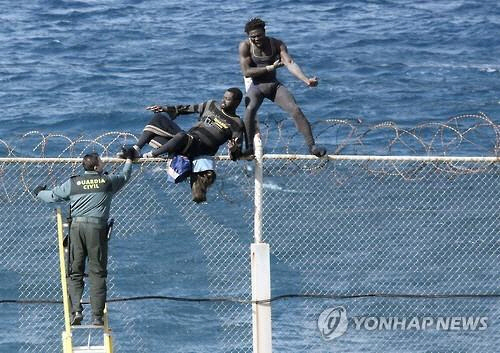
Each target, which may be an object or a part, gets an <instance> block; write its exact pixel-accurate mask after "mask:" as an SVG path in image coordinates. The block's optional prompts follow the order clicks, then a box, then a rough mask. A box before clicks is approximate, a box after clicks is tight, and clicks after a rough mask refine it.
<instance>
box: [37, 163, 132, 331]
mask: <svg viewBox="0 0 500 353" xmlns="http://www.w3.org/2000/svg"><path fill="white" fill-rule="evenodd" d="M82 163H83V168H84V169H85V173H84V174H83V175H77V176H73V177H71V178H70V179H69V180H68V181H66V182H65V183H64V184H62V185H60V186H56V187H55V188H53V189H52V190H45V188H46V187H45V186H38V187H37V188H36V189H35V190H34V193H35V194H36V196H37V197H38V198H39V199H40V200H43V201H45V202H58V201H63V200H69V201H70V204H71V206H70V207H71V219H72V222H71V227H70V239H69V240H70V259H69V262H70V273H69V283H68V291H69V296H70V299H71V311H72V314H71V324H72V325H79V324H80V323H81V321H82V319H83V315H82V311H83V307H82V305H81V303H80V301H81V298H82V294H83V287H84V282H83V276H84V269H85V260H86V257H87V256H88V272H89V280H90V304H91V307H92V314H93V315H92V324H93V325H103V311H104V305H105V302H106V277H107V262H108V243H107V231H108V229H107V228H108V216H109V209H110V206H111V199H112V198H113V195H114V194H115V193H116V192H117V191H118V190H120V189H121V188H122V187H123V186H124V185H125V183H126V182H127V181H128V180H130V175H131V172H132V160H131V159H129V158H127V161H126V162H125V166H124V167H123V171H122V173H120V174H113V175H106V174H104V173H103V168H104V164H103V162H102V160H101V158H99V155H98V154H97V153H91V154H87V155H85V156H84V157H83V161H82Z"/></svg>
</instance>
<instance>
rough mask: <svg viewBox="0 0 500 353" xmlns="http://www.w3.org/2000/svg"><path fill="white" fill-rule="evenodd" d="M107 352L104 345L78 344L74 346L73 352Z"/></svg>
mask: <svg viewBox="0 0 500 353" xmlns="http://www.w3.org/2000/svg"><path fill="white" fill-rule="evenodd" d="M85 352H92V353H106V351H105V349H104V346H78V347H73V353H85Z"/></svg>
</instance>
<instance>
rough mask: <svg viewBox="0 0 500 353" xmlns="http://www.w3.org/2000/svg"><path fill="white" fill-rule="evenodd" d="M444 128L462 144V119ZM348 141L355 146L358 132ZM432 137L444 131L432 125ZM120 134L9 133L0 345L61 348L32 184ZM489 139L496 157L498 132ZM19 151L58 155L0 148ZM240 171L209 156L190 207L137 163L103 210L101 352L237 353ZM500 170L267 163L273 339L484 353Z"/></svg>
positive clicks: (493, 163)
mask: <svg viewBox="0 0 500 353" xmlns="http://www.w3.org/2000/svg"><path fill="white" fill-rule="evenodd" d="M342 126H344V125H342ZM388 126H389V125H386V126H385V127H383V128H381V129H386V128H387V127H388ZM485 126H487V127H488V130H487V131H489V132H491V134H490V135H492V136H497V134H496V132H498V127H497V126H495V125H487V124H482V123H481V124H479V125H478V130H481V129H482V128H483V127H485ZM491 127H493V128H491ZM439 129H442V126H441V127H439ZM454 129H455V131H458V132H460V133H459V134H458V135H457V136H461V137H462V138H461V139H460V141H462V142H463V141H467V140H468V139H470V140H472V141H474V139H472V138H471V135H472V134H473V133H474V130H472V129H471V128H470V127H468V128H459V127H458V126H455V127H454ZM374 130H376V129H371V130H368V131H374ZM388 130H390V131H394V130H393V128H392V127H390V128H388ZM338 131H339V130H336V132H338ZM397 131H398V133H397V136H398V139H391V141H392V142H391V143H390V145H391V146H393V147H394V146H396V145H399V146H405V147H408V146H410V144H409V143H407V140H406V137H408V136H410V135H405V134H404V133H402V131H409V130H397ZM442 131H451V129H450V128H446V129H445V130H442ZM355 135H356V136H357V137H356V138H355V136H353V135H352V134H351V135H350V136H351V137H352V138H353V139H355V140H356V141H364V142H366V141H367V140H366V139H365V140H362V139H361V136H365V137H366V136H368V135H369V134H364V133H358V134H355ZM405 136H406V137H405ZM412 136H413V135H412ZM433 136H435V137H436V136H441V141H442V142H443V141H444V140H445V139H444V136H446V134H444V133H443V134H441V135H439V134H434V135H433ZM488 136H489V135H488ZM35 137H36V138H35ZM134 139H135V137H133V135H130V134H119V133H109V134H105V135H103V136H100V137H99V138H96V139H85V138H79V139H77V140H75V141H71V140H69V139H68V138H66V137H64V136H59V135H51V136H48V137H47V136H43V139H41V140H40V138H39V136H38V135H37V134H35V133H30V134H26V135H24V136H23V137H22V138H21V139H20V141H21V142H22V143H21V142H20V143H21V144H22V146H24V151H22V152H23V153H21V152H20V151H19V150H15V149H14V148H11V147H10V145H8V144H3V146H5V151H7V153H5V155H6V156H8V157H9V156H10V157H11V158H10V159H7V158H2V159H0V200H1V203H0V229H1V233H0V234H1V235H0V282H1V283H2V286H1V287H0V312H1V317H2V319H3V320H2V322H0V352H58V351H60V350H61V331H62V330H63V317H62V304H61V303H60V300H61V291H60V279H59V271H58V256H57V247H56V246H57V240H56V228H55V215H54V211H53V207H51V206H50V205H46V204H43V203H42V202H40V201H37V200H36V199H35V198H34V197H33V195H32V194H31V193H30V191H31V190H32V189H33V188H34V187H35V186H37V185H39V184H48V185H49V186H53V185H56V184H59V183H62V182H63V181H65V180H66V178H67V177H69V176H70V175H72V174H77V173H80V172H81V171H80V163H79V162H78V161H77V160H73V159H63V158H68V157H78V156H81V155H82V154H83V153H84V152H86V151H93V150H95V151H97V152H100V153H102V154H103V155H104V156H106V155H107V156H110V155H112V153H111V152H113V151H117V150H119V146H120V145H122V144H123V143H129V142H130V140H132V141H133V140H134ZM436 139H437V138H434V139H433V141H436ZM423 140H424V139H423V138H422V141H423ZM452 140H453V139H447V140H446V141H448V143H447V146H451V145H454V146H455V145H456V144H457V143H455V142H456V140H453V141H455V142H454V143H451V142H450V141H452ZM40 141H42V142H40ZM268 141H269V140H268ZM337 141H338V143H337V145H338V146H341V145H343V144H344V142H345V138H339V139H338V140H337ZM404 141H406V142H404ZM403 142H404V143H403ZM462 142H460V143H462ZM28 145H29V146H30V147H29V148H28V147H27V146H28ZM491 145H492V147H493V149H491V150H490V153H489V155H491V154H493V155H495V154H496V152H497V151H498V138H496V140H495V141H494V142H493V143H491ZM1 146H2V145H1V144H0V147H1ZM266 146H269V144H267V145H266ZM343 146H347V145H343ZM350 146H351V147H352V144H351V145H350ZM359 146H364V144H363V143H360V144H359V145H358V147H359ZM330 147H331V146H330ZM266 148H267V147H266ZM343 148H344V147H343ZM345 148H348V149H349V150H351V148H350V147H345ZM56 150H57V151H58V152H53V151H56ZM330 150H332V149H331V148H330ZM33 151H35V153H39V152H43V153H41V154H42V155H44V156H45V155H51V156H58V157H59V158H55V159H49V158H43V159H32V160H25V159H24V160H23V159H16V158H15V156H19V155H24V156H33ZM61 151H62V152H61ZM121 163H122V162H118V161H114V162H113V163H108V167H107V169H108V171H110V172H113V171H120V169H121V166H122V164H121ZM253 166H254V164H253V162H252V161H238V162H231V161H228V160H225V159H224V160H218V161H217V180H216V183H215V184H214V186H213V187H212V188H211V189H210V191H209V194H208V199H209V202H208V203H205V204H200V205H197V204H194V203H193V202H192V201H191V195H190V189H189V185H188V183H182V184H178V185H173V184H170V183H168V182H167V180H166V173H165V163H164V162H158V161H154V162H145V163H138V164H135V166H134V174H133V178H132V180H131V182H130V183H129V184H127V185H126V187H125V188H124V189H123V190H122V191H120V193H118V194H117V195H116V197H115V199H114V200H113V206H112V216H113V217H114V218H115V219H116V223H115V229H114V231H113V236H112V239H111V243H110V264H109V278H108V280H109V287H110V289H109V293H108V299H109V301H110V302H109V308H110V325H111V327H112V328H113V337H114V342H115V350H116V351H117V352H166V351H168V352H204V351H214V352H250V351H252V337H251V335H252V328H251V323H252V318H251V315H252V313H251V304H250V303H249V300H250V299H251V298H250V293H251V289H250V257H249V253H250V243H251V242H252V241H253V239H252V228H253V227H252V222H253V192H254V191H253V185H254V177H253ZM499 174H500V171H499V162H498V160H497V159H495V158H476V159H470V158H448V159H447V158H441V159H436V158H435V159H432V158H426V157H415V158H405V157H373V156H372V157H362V156H331V157H330V158H329V159H326V158H325V159H316V158H310V157H308V156H297V155H267V156H265V158H264V195H263V196H264V199H263V207H264V209H263V237H264V241H265V242H267V243H269V244H270V247H271V281H272V295H273V298H272V315H273V350H274V351H275V352H359V351H365V352H381V351H384V352H412V353H413V352H436V353H437V352H439V353H444V352H496V347H497V346H498V344H499V343H500V334H499V330H498V327H499V326H498V325H499V324H498V320H499V319H500V315H499V313H500V307H499V305H498V303H499V302H498V300H499V296H500V287H499V285H498V273H499V270H500V261H499V260H500V242H499V240H498V234H499V230H500V229H499V228H500V225H499V221H500V218H499V216H500V211H499V207H498V206H499V202H500V201H499V200H500V198H499V196H500V195H499V194H500V187H499V186H500V185H499V180H500V179H499V176H500V175H499ZM84 297H85V298H87V296H86V295H85V296H84ZM88 312H89V310H86V311H85V312H84V315H86V318H85V320H88V316H89V315H88ZM75 335H76V333H75ZM86 339H88V335H87V333H86V332H83V333H82V337H74V341H75V343H77V344H78V343H79V340H80V341H84V340H86ZM92 339H93V340H95V339H98V337H97V338H96V337H92Z"/></svg>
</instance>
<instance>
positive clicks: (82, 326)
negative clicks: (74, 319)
mask: <svg viewBox="0 0 500 353" xmlns="http://www.w3.org/2000/svg"><path fill="white" fill-rule="evenodd" d="M71 329H72V330H81V329H93V330H104V326H98V325H73V326H71Z"/></svg>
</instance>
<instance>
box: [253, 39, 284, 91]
mask: <svg viewBox="0 0 500 353" xmlns="http://www.w3.org/2000/svg"><path fill="white" fill-rule="evenodd" d="M268 38H269V44H270V46H271V55H262V56H259V55H256V54H255V46H254V45H253V44H252V42H250V56H251V58H252V64H253V65H250V66H253V67H265V66H267V65H272V64H274V62H275V61H276V60H278V59H279V58H280V56H279V53H278V51H277V50H276V40H275V39H274V38H271V37H268ZM252 81H253V82H254V83H264V82H274V81H276V70H273V71H269V72H267V73H265V74H264V75H260V76H258V77H253V78H252Z"/></svg>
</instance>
